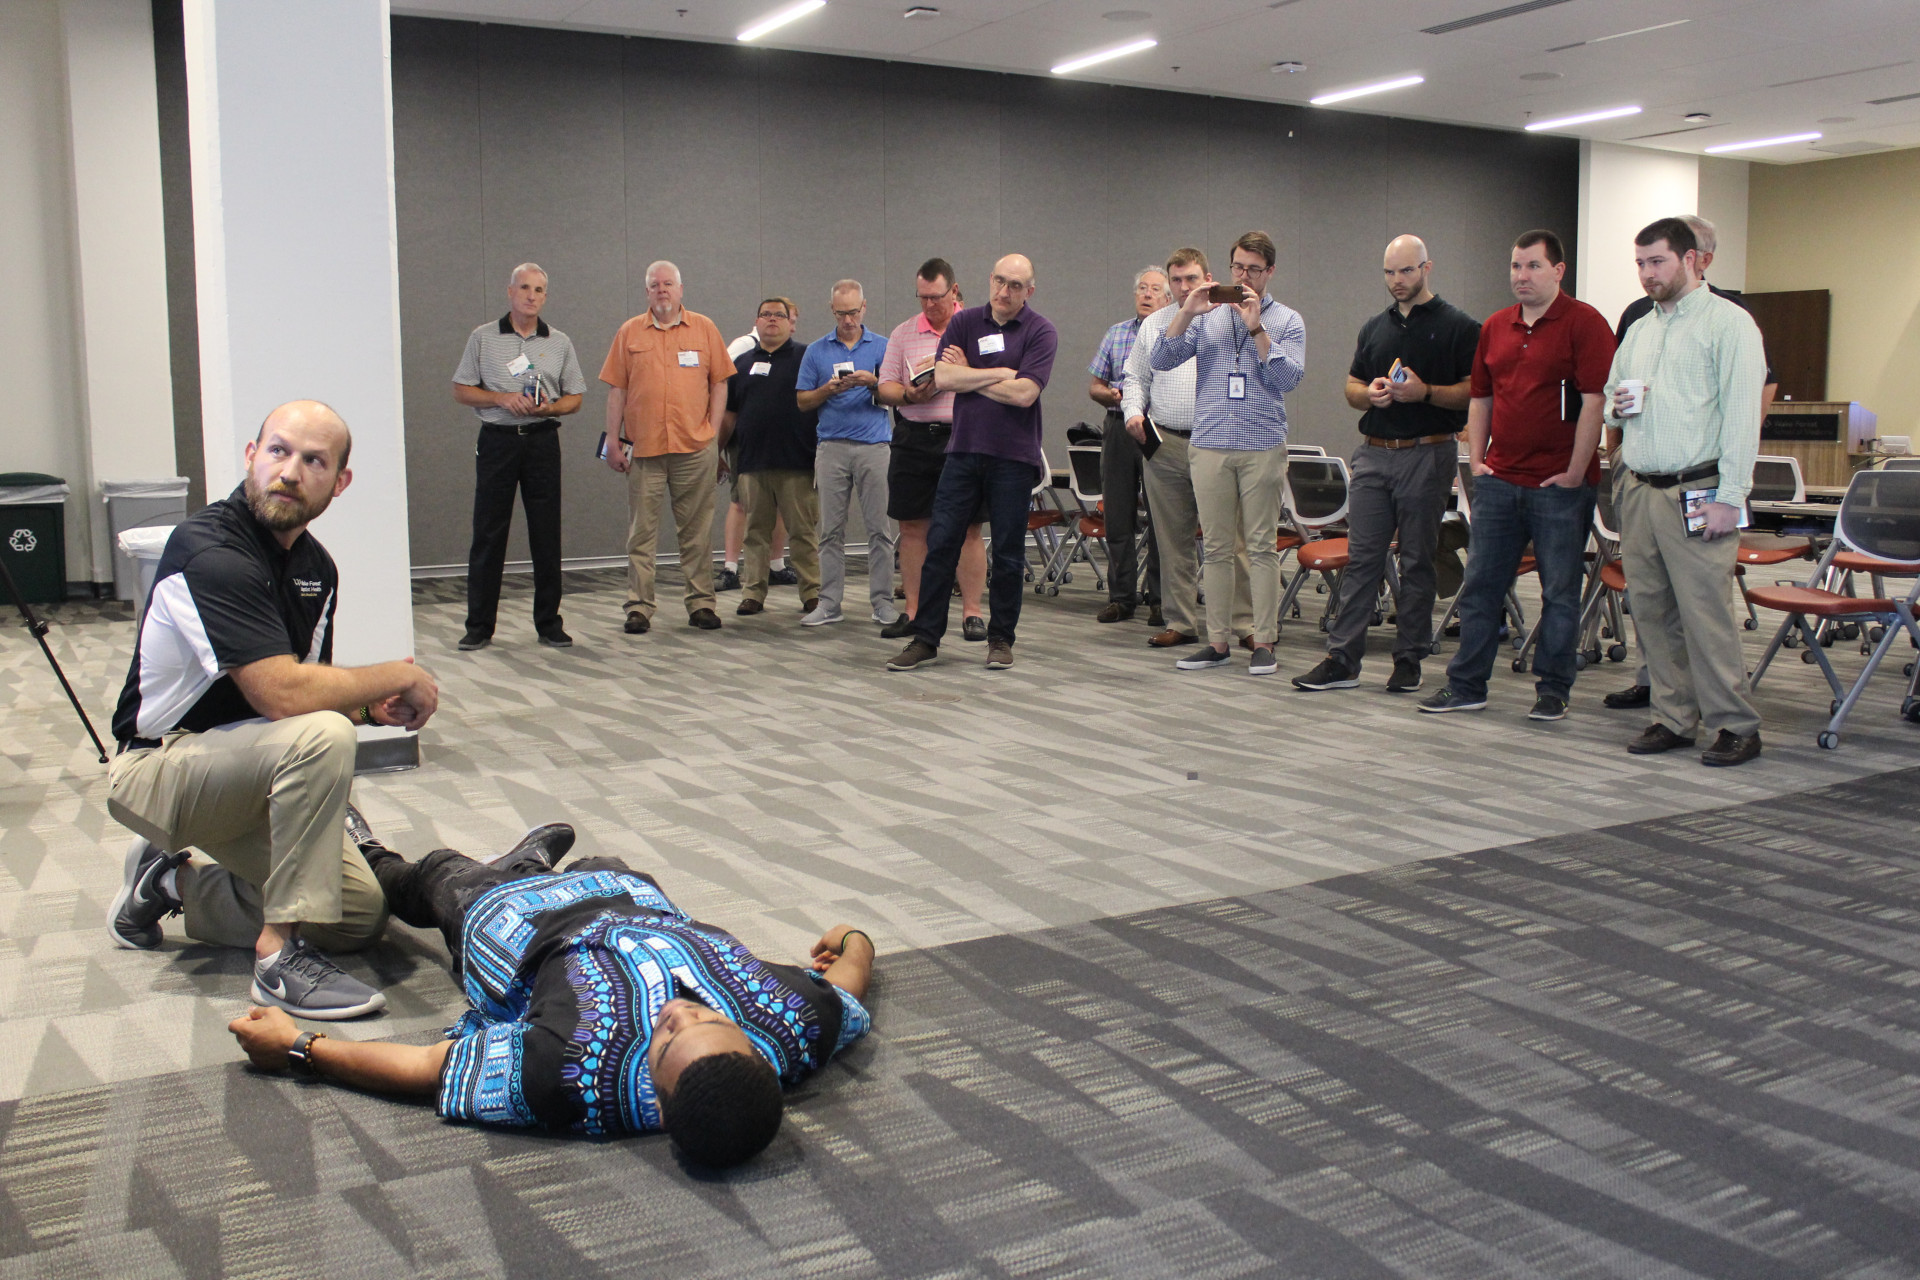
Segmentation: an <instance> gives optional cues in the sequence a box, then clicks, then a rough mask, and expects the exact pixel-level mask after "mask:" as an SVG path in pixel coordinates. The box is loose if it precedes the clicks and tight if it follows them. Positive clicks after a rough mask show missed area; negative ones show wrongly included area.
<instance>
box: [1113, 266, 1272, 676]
mask: <svg viewBox="0 0 1920 1280" xmlns="http://www.w3.org/2000/svg"><path fill="white" fill-rule="evenodd" d="M1275 257H1276V252H1275V249H1274V245H1273V238H1272V237H1271V236H1269V235H1268V234H1267V233H1266V232H1264V231H1249V232H1247V233H1246V234H1245V235H1243V236H1241V237H1240V238H1239V239H1238V240H1236V241H1234V242H1233V256H1232V259H1231V261H1232V264H1233V267H1232V270H1233V279H1234V283H1233V284H1231V285H1215V286H1213V287H1212V288H1210V289H1195V290H1194V291H1193V292H1191V293H1189V294H1188V295H1187V300H1186V301H1185V302H1183V303H1181V304H1180V310H1179V311H1178V312H1177V313H1175V315H1174V317H1173V320H1172V321H1171V322H1170V323H1169V324H1168V325H1167V331H1166V332H1165V333H1163V334H1162V335H1160V337H1159V338H1158V339H1157V340H1156V341H1155V342H1154V345H1153V354H1152V355H1151V356H1150V357H1149V359H1150V362H1151V363H1152V365H1153V367H1154V368H1155V369H1156V370H1158V371H1160V372H1163V373H1164V372H1167V371H1170V370H1172V369H1176V368H1178V367H1179V366H1180V365H1182V364H1184V363H1186V362H1187V361H1188V360H1190V359H1191V360H1194V361H1195V366H1194V375H1195V376H1194V387H1195V393H1194V417H1193V441H1192V449H1191V451H1190V452H1189V454H1188V458H1189V461H1190V465H1191V466H1192V468H1193V496H1194V499H1195V501H1196V503H1197V505H1198V506H1199V509H1200V527H1201V529H1202V530H1204V531H1205V538H1206V568H1205V584H1206V592H1207V639H1208V640H1209V641H1210V642H1211V643H1209V644H1208V645H1207V646H1206V647H1205V648H1202V649H1201V650H1200V651H1199V652H1198V653H1195V654H1193V655H1192V656H1190V657H1185V658H1182V659H1180V661H1179V662H1178V663H1176V664H1175V665H1176V666H1177V667H1178V668H1179V669H1180V670H1182V671H1203V670H1206V669H1207V668H1209V667H1221V666H1225V665H1226V662H1227V659H1228V656H1229V646H1231V645H1232V643H1233V639H1234V634H1233V587H1234V582H1233V574H1234V553H1235V550H1236V544H1237V539H1241V538H1244V539H1245V542H1246V550H1247V560H1248V563H1249V566H1250V569H1249V572H1248V578H1249V582H1248V586H1249V587H1250V589H1251V591H1252V595H1253V657H1252V659H1251V661H1250V663H1249V664H1248V668H1247V670H1248V672H1249V673H1250V674H1252V675H1257V676H1263V675H1272V674H1273V672H1274V669H1275V663H1274V659H1273V645H1274V641H1275V640H1277V639H1278V638H1279V634H1280V553H1279V551H1278V550H1276V548H1275V541H1276V539H1277V537H1278V534H1279V525H1280V499H1281V490H1282V488H1283V487H1284V486H1285V484H1286V479H1287V407H1286V394H1287V392H1289V391H1291V390H1293V389H1294V388H1295V387H1297V386H1299V385H1300V379H1301V378H1303V377H1305V376H1306V371H1307V366H1306V360H1307V326H1306V322H1305V321H1303V320H1302V319H1301V318H1300V313H1299V312H1297V311H1294V310H1293V309H1292V308H1290V307H1285V306H1282V305H1281V304H1280V303H1278V302H1275V301H1274V300H1273V298H1272V297H1271V296H1270V295H1268V293H1267V282H1268V281H1269V280H1271V279H1273V264H1274V259H1275ZM1229 296H1232V298H1233V300H1232V301H1228V298H1229Z"/></svg>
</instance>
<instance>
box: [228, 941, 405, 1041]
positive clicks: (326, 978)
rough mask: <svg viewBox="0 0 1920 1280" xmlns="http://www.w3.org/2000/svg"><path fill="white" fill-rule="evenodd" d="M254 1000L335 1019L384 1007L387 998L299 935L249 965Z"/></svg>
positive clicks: (323, 1019)
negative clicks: (269, 954) (268, 956)
mask: <svg viewBox="0 0 1920 1280" xmlns="http://www.w3.org/2000/svg"><path fill="white" fill-rule="evenodd" d="M253 998H254V1001H255V1003H258V1004H264V1005H271V1006H272V1007H274V1008H276V1009H285V1010H286V1011H287V1012H288V1013H290V1014H292V1015H293V1016H294V1017H296V1018H313V1019H315V1020H316V1021H320V1022H338V1021H339V1020H341V1019H342V1018H358V1017H360V1016H361V1015H362V1014H367V1013H376V1012H378V1011H379V1010H381V1009H384V1008H386V1007H387V998H386V997H385V996H383V995H381V994H380V993H379V992H378V991H375V990H374V989H373V988H372V987H370V986H368V985H367V984H366V983H364V982H362V981H360V980H359V979H358V978H355V977H352V976H350V975H348V974H346V973H344V972H342V971H341V969H340V966H338V965H336V964H335V963H334V962H333V961H331V960H329V959H327V957H326V956H324V955H322V954H321V953H320V952H318V951H315V950H314V949H313V948H312V947H311V946H309V945H307V942H306V940H305V939H303V938H293V939H290V940H289V941H288V942H287V945H286V946H284V947H282V948H281V949H280V953H279V954H278V955H276V956H275V957H274V958H273V959H272V960H271V961H266V960H257V961H255V962H254V966H253Z"/></svg>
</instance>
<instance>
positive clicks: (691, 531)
mask: <svg viewBox="0 0 1920 1280" xmlns="http://www.w3.org/2000/svg"><path fill="white" fill-rule="evenodd" d="M718 482H719V461H718V455H717V454H716V453H715V450H714V446H713V442H712V441H708V442H707V445H706V447H705V448H703V449H697V450H695V451H694V452H692V453H663V454H660V455H659V456H658V457H653V458H635V459H634V460H633V465H632V466H630V467H628V468H627V510H628V511H629V512H630V513H631V515H632V517H633V522H632V524H630V525H629V526H628V528H627V603H626V609H625V612H627V613H639V614H643V615H645V616H646V618H647V619H648V620H649V621H651V620H652V619H653V610H654V598H653V580H654V562H653V558H654V552H655V549H656V548H657V546H658V545H659V541H660V508H661V507H662V506H663V505H665V504H666V503H667V502H669V501H670V502H672V504H673V526H674V530H675V532H677V533H678V535H679V538H680V572H681V574H682V575H684V576H685V578H686V580H687V614H688V616H689V617H691V616H692V615H693V614H694V613H695V612H697V611H698V610H701V609H711V608H713V605H714V598H713V490H714V486H715V485H716V484H717V483H718Z"/></svg>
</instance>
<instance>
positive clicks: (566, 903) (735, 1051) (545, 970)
mask: <svg viewBox="0 0 1920 1280" xmlns="http://www.w3.org/2000/svg"><path fill="white" fill-rule="evenodd" d="M349 825H350V826H351V827H354V828H356V830H355V839H356V842H357V843H359V845H360V849H361V852H362V853H363V854H364V855H365V856H366V859H367V862H368V865H369V866H371V867H372V869H373V872H374V874H375V875H376V876H377V877H378V878H379V880H380V886H381V888H382V889H383V890H384V891H385V893H386V895H387V902H388V904H389V906H390V907H391V908H392V910H393V914H394V915H395V916H396V917H398V918H399V919H401V920H403V921H405V922H406V923H408V924H410V925H414V926H416V927H418V928H437V929H439V930H440V931H441V933H442V935H443V936H444V937H445V938H446V940H447V947H448V950H449V951H450V952H452V954H453V957H454V964H455V969H456V972H458V971H461V970H462V969H463V970H464V976H463V981H464V984H465V988H466V994H467V999H468V1001H469V1003H470V1005H471V1007H470V1008H469V1009H468V1010H467V1012H466V1013H465V1014H464V1015H463V1016H462V1017H461V1018H460V1020H459V1021H458V1022H457V1023H455V1024H454V1025H453V1027H451V1028H450V1029H449V1030H448V1032H447V1038H446V1039H445V1040H444V1041H442V1042H441V1043H439V1044H435V1045H431V1046H421V1045H403V1044H393V1043H388V1042H381V1041H359V1042H355V1041H348V1040H336V1039H327V1038H325V1037H322V1036H319V1035H317V1033H313V1032H305V1033H303V1032H301V1031H300V1030H299V1028H298V1027H297V1026H296V1025H295V1023H294V1022H293V1020H292V1019H291V1018H289V1017H288V1016H287V1015H286V1014H285V1013H283V1012H281V1011H280V1010H277V1009H261V1008H254V1009H249V1010H248V1011H247V1013H246V1014H245V1016H243V1017H240V1018H236V1019H235V1020H234V1021H233V1023H232V1025H231V1027H230V1028H229V1029H230V1030H231V1031H232V1032H233V1034H234V1035H235V1036H236V1037H237V1038H238V1039H239V1041H240V1045H241V1047H242V1048H243V1049H245V1050H246V1053H247V1056H248V1057H249V1058H250V1059H251V1060H252V1062H253V1064H254V1066H256V1067H258V1068H261V1069H264V1070H282V1069H288V1070H291V1071H293V1072H294V1073H295V1074H300V1075H307V1076H313V1077H318V1078H321V1079H326V1080H333V1081H337V1082H339V1083H341V1084H345V1085H350V1086H353V1087H356V1088H361V1089H367V1090H371V1091H375V1092H381V1093H393V1094H412V1095H418V1096H434V1097H437V1099H438V1109H439V1113H440V1115H441V1116H442V1117H443V1118H445V1119H448V1120H462V1121H477V1122H480V1123H485V1124H497V1125H515V1126H544V1127H546V1128H550V1129H559V1130H572V1131H574V1132H577V1133H583V1134H592V1135H616V1134H626V1133H644V1132H651V1131H654V1130H660V1129H664V1130H665V1131H666V1132H667V1133H668V1135H669V1136H670V1137H671V1138H672V1139H673V1141H674V1142H675V1144H676V1145H677V1146H678V1147H679V1148H680V1150H681V1152H682V1154H683V1155H684V1156H685V1157H686V1159H687V1160H688V1161H689V1162H690V1163H693V1164H698V1165H704V1166H708V1167H715V1168H724V1167H726V1166H729V1165H734V1164H738V1163H740V1162H742V1161H744V1160H748V1159H751V1158H752V1157H753V1156H754V1155H756V1154H758V1153H759V1152H760V1151H761V1150H763V1149H764V1148H765V1147H766V1145H767V1144H768V1143H769V1142H771V1141H772V1140H773V1136H774V1134H775V1133H776V1132H777V1131H778V1129H779V1127H780V1118H781V1114H782V1098H781V1088H782V1086H783V1085H792V1084H794V1083H796V1082H798V1081H799V1080H801V1079H803V1078H804V1077H806V1076H807V1075H809V1074H811V1073H812V1072H814V1071H816V1070H818V1069H819V1068H820V1067H821V1066H823V1065H824V1064H825V1063H826V1061H827V1060H828V1059H829V1058H831V1057H832V1056H833V1055H834V1054H835V1053H837V1052H839V1051H840V1050H841V1049H844V1048H845V1047H846V1046H847V1045H849V1044H851V1043H853V1042H854V1041H855V1040H857V1039H859V1038H860V1037H861V1036H863V1035H865V1034H866V1032H867V1030H868V1028H869V1026H870V1025H871V1018H870V1017H869V1016H868V1013H867V1010H866V1008H865V1006H863V1005H862V1004H861V1003H860V1000H861V997H862V996H864V995H865V994H866V990H867V982H868V980H869V978H870V976H871V974H872V971H873V944H872V942H871V941H870V940H869V939H868V938H867V936H866V935H865V934H864V933H861V932H860V931H859V930H857V929H851V928H849V927H848V926H846V925H835V926H834V927H833V928H831V929H829V930H828V931H827V932H826V934H825V935H823V936H822V937H821V939H820V941H819V942H817V943H815V944H814V946H813V953H812V960H811V962H810V964H809V965H807V966H793V965H782V964H771V963H768V962H766V961H763V960H761V959H760V958H759V957H757V956H755V955H754V954H753V953H752V952H751V951H749V950H748V949H747V948H746V947H745V945H743V944H742V943H741V942H740V940H739V939H738V938H736V937H734V936H733V935H732V934H730V933H728V932H727V931H726V930H724V929H719V928H716V927H714V926H713V925H708V924H701V923H700V922H698V921H696V920H693V919H691V918H690V917H688V915H687V914H686V913H685V912H684V911H681V910H680V909H679V908H678V907H676V906H674V905H673V903H672V902H671V901H669V900H668V898H667V896H666V894H664V893H662V892H661V890H660V886H659V885H658V884H657V883H655V882H654V880H653V878H652V877H651V876H647V875H642V874H640V873H638V872H635V871H632V870H630V869H629V868H628V867H627V866H626V865H625V864H624V863H621V862H620V861H618V860H617V859H612V858H590V859H578V860H576V861H574V862H573V863H572V864H570V865H569V867H568V868H567V870H566V871H564V872H558V871H554V870H552V864H553V863H554V862H555V861H557V859H558V856H559V855H560V854H561V853H564V852H565V850H566V849H567V848H569V847H570V846H571V845H572V843H573V831H572V828H570V827H567V826H565V825H564V824H554V825H551V826H547V827H541V828H537V829H536V830H535V831H534V832H532V833H530V834H529V836H528V838H527V839H526V840H523V841H521V843H520V844H519V845H518V846H516V847H515V849H514V850H512V851H511V852H509V853H508V854H506V855H504V856H502V857H501V858H499V859H497V860H495V861H494V862H492V863H482V862H476V861H474V860H473V859H471V858H468V857H466V856H465V855H463V854H459V853H456V852H454V851H453V850H451V849H438V850H435V851H434V852H432V853H430V854H428V855H427V856H426V857H424V858H422V859H420V860H419V861H418V862H408V861H406V860H405V859H404V858H402V857H400V855H398V854H396V853H394V852H392V851H391V850H389V849H387V848H385V847H384V846H383V845H381V844H380V843H379V841H378V840H376V839H374V837H373V834H372V832H371V831H369V830H367V828H366V826H365V823H364V821H363V820H360V818H359V815H358V814H357V813H353V814H350V815H349Z"/></svg>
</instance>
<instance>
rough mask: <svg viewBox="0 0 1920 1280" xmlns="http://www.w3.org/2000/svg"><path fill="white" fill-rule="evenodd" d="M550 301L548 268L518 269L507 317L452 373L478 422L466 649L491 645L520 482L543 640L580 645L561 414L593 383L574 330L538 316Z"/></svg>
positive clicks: (474, 343) (477, 334)
mask: <svg viewBox="0 0 1920 1280" xmlns="http://www.w3.org/2000/svg"><path fill="white" fill-rule="evenodd" d="M546 305H547V273H546V272H545V271H543V270H541V268H540V266H539V264H538V263H533V262H523V263H521V264H520V265H519V266H517V267H515V268H514V269H513V273H512V274H511V275H510V276H509V277H508V278H507V307H508V309H507V314H505V315H504V316H501V317H500V318H499V319H498V320H492V321H488V322H487V323H486V324H483V325H481V326H480V327H479V328H477V329H475V330H474V331H473V332H472V333H471V334H469V335H468V337H467V349H466V351H465V352H463V353H462V354H461V356H460V367H459V368H457V369H455V370H454V371H453V398H454V399H455V400H456V401H458V402H459V403H461V404H463V405H466V406H467V407H468V408H470V409H472V410H473V411H474V413H475V414H476V415H477V416H478V417H479V419H480V441H479V443H478V444H477V445H475V446H474V451H473V453H474V481H473V546H472V548H471V549H470V550H469V551H468V552H467V632H466V635H464V636H462V637H461V639H460V647H461V648H462V649H484V648H485V647H486V646H487V645H489V644H491V643H492V642H493V624H494V617H495V615H496V614H497V613H498V612H499V608H500V575H501V573H502V571H503V570H504V569H505V567H506V563H507V531H508V530H509V529H510V528H512V526H513V493H514V490H515V489H516V488H517V489H518V490H519V491H520V501H521V502H522V503H523V504H524V505H525V506H526V509H527V549H528V550H529V551H530V552H532V554H533V629H534V630H535V631H537V632H538V633H539V634H540V643H541V644H544V645H549V646H551V647H553V648H556V649H564V648H566V647H567V646H568V645H571V644H572V643H573V639H572V637H570V636H569V635H567V633H566V631H565V630H563V629H562V628H561V625H560V419H561V418H563V417H565V416H566V415H567V414H569V413H577V412H579V409H580V402H581V399H582V398H583V397H584V396H585V394H586V390H587V380H586V377H585V376H584V375H583V374H582V373H581V372H580V361H579V359H578V358H577V357H576V356H575V355H574V354H573V343H572V342H571V341H569V340H568V338H567V335H566V334H564V333H562V332H560V331H559V330H558V329H555V328H552V327H550V326H549V325H548V324H547V322H546V321H545V320H542V319H541V318H540V309H541V308H542V307H544V306H546Z"/></svg>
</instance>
